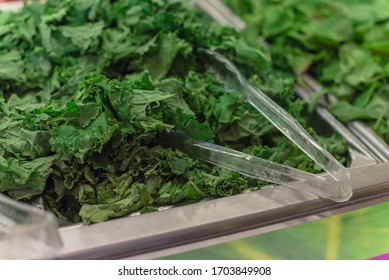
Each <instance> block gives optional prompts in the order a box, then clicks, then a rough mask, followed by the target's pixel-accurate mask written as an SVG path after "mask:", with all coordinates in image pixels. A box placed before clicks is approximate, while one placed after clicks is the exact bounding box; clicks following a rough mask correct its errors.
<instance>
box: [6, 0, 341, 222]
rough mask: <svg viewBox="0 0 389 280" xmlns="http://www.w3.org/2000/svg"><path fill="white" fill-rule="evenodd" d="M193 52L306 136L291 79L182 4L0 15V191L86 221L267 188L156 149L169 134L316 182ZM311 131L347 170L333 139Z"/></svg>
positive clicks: (97, 3) (61, 4)
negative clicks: (245, 83) (220, 64)
mask: <svg viewBox="0 0 389 280" xmlns="http://www.w3.org/2000/svg"><path fill="white" fill-rule="evenodd" d="M199 48H208V49H212V50H216V51H218V52H220V53H222V54H223V55H225V56H227V57H228V58H229V59H231V60H232V61H233V62H234V63H235V64H236V65H238V67H239V68H240V69H241V71H242V72H243V73H244V74H245V75H246V77H247V78H249V79H250V81H251V82H252V83H253V84H254V85H256V86H258V87H260V88H261V89H262V90H263V91H265V92H266V93H267V94H268V95H269V96H271V98H273V99H274V100H275V101H276V102H278V103H279V104H280V105H281V106H283V107H284V108H285V109H286V110H288V111H289V112H290V113H291V114H292V115H293V116H295V117H296V118H297V119H298V120H299V121H300V122H301V123H302V124H303V125H304V126H306V127H307V121H308V118H307V117H304V116H303V114H302V111H303V108H304V106H303V105H304V104H303V102H302V101H300V100H297V99H296V97H295V94H294V92H293V89H292V85H293V79H291V78H290V77H289V76H287V75H285V74H283V73H281V72H278V71H275V70H274V69H272V66H271V63H270V59H269V56H268V54H267V53H266V52H264V51H263V50H262V49H258V48H254V47H252V46H250V45H249V44H247V43H246V42H245V41H244V40H243V39H242V38H241V37H240V36H239V35H238V34H237V33H236V32H235V31H233V30H231V29H226V28H222V27H219V26H216V25H214V24H213V23H211V22H210V20H209V19H208V18H206V17H205V16H204V15H201V14H200V13H199V12H198V11H196V10H195V8H193V7H192V6H191V5H190V4H189V3H188V1H181V0H119V1H109V0H66V1H62V0H49V1H47V3H45V4H41V3H38V2H33V3H32V4H29V5H26V6H25V7H24V8H23V9H22V10H21V11H19V12H17V13H15V14H14V13H6V12H3V13H0V191H1V192H3V193H5V194H7V195H9V196H10V197H13V198H15V199H17V200H23V201H30V200H32V199H34V198H36V197H39V196H40V197H43V199H44V200H45V202H46V204H47V205H48V207H49V208H50V210H51V211H53V212H54V213H55V214H56V215H57V216H58V217H59V218H60V219H61V220H64V221H71V222H78V221H81V220H82V221H84V222H85V223H93V222H101V221H105V220H108V219H112V218H116V217H121V216H124V215H127V214H130V213H132V212H134V211H138V210H139V211H141V213H144V212H150V211H155V210H156V209H157V207H159V206H161V205H169V204H177V203H184V202H190V201H197V200H200V199H202V198H205V197H220V196H230V195H234V194H237V193H239V192H241V191H242V190H244V189H251V188H259V187H260V186H261V185H262V184H263V182H259V181H255V180H252V179H248V178H245V177H242V176H241V175H240V174H238V173H237V172H235V171H229V170H226V169H223V168H220V167H216V166H210V165H208V164H205V163H202V162H200V161H198V160H196V159H194V158H191V157H188V156H187V155H186V154H184V153H182V152H180V151H178V150H175V149H171V148H169V147H166V146H165V147H164V146H161V135H164V133H168V132H170V131H172V130H180V131H184V132H186V133H187V134H188V135H190V136H191V137H193V138H195V139H198V140H204V141H210V142H214V143H217V144H220V145H224V146H228V147H231V148H234V149H237V150H241V151H244V152H247V153H251V154H254V155H256V156H260V157H263V158H266V159H270V160H273V161H276V162H279V163H283V164H288V165H290V166H293V167H297V168H300V169H303V170H306V171H309V172H319V171H320V169H319V168H318V167H317V166H315V164H314V163H313V162H312V161H311V160H310V159H309V158H308V157H307V156H306V155H304V154H303V153H302V152H301V151H300V150H299V149H298V148H296V147H295V146H294V145H293V144H291V143H290V142H289V141H288V140H287V139H286V138H285V137H283V136H281V135H280V133H279V132H278V131H277V130H276V129H275V128H274V127H273V126H272V125H271V124H270V123H269V122H268V121H266V120H265V119H264V117H263V116H261V115H260V114H259V113H258V112H257V111H256V110H255V109H253V108H252V107H251V106H250V105H248V104H246V103H244V102H243V101H242V100H241V99H240V98H239V97H238V96H237V95H236V94H234V93H231V92H229V91H228V90H227V89H226V88H225V86H224V85H223V83H221V82H220V81H219V80H218V79H217V77H216V76H215V75H214V74H212V73H210V72H209V71H207V69H206V68H205V66H204V63H203V62H202V60H201V58H200V57H199V56H198V54H197V50H198V49H199ZM308 129H309V128H308ZM309 131H310V132H311V133H312V135H314V136H315V137H316V138H317V139H318V140H319V142H320V143H321V144H322V145H323V146H324V147H325V148H326V149H328V150H329V151H330V152H331V153H332V154H333V155H334V156H336V157H337V158H338V160H340V161H341V162H343V163H346V152H347V151H346V150H347V149H346V146H345V144H344V143H343V142H342V141H340V140H339V138H337V137H336V136H333V137H330V138H324V137H318V136H317V135H316V134H315V132H314V131H313V130H311V129H309Z"/></svg>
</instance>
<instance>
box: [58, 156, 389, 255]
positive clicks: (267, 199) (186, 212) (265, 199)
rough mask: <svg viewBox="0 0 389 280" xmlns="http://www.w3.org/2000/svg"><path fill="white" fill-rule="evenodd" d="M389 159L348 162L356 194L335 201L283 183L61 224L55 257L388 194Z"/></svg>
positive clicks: (241, 226)
mask: <svg viewBox="0 0 389 280" xmlns="http://www.w3.org/2000/svg"><path fill="white" fill-rule="evenodd" d="M388 168H389V163H381V164H376V165H373V166H367V167H360V168H352V169H350V171H351V174H352V177H351V178H352V181H353V185H354V196H353V197H352V198H351V200H350V201H348V202H344V203H334V202H332V201H330V200H324V199H319V198H317V197H315V196H313V195H311V194H308V193H304V192H300V191H296V190H293V189H291V188H286V187H282V186H279V187H274V188H266V189H264V190H261V191H257V192H252V193H244V194H241V195H236V196H233V197H228V198H222V199H215V200H211V201H205V202H201V203H197V204H193V205H187V206H182V207H175V208H172V209H169V210H166V211H161V212H154V213H148V214H144V215H139V216H134V217H128V218H122V219H117V220H112V221H108V222H105V223H101V224H94V225H90V226H79V227H75V228H74V227H73V228H71V229H67V228H62V229H61V230H60V233H61V237H62V239H63V242H64V248H63V250H62V251H61V253H60V254H59V255H58V256H57V257H58V258H78V259H79V258H86V259H90V258H118V257H123V256H136V255H139V254H143V253H146V252H151V251H156V250H161V249H165V248H170V247H174V246H178V245H183V244H188V243H192V242H196V241H200V240H205V239H209V238H213V237H218V236H223V235H226V234H232V233H234V232H240V231H246V230H250V229H254V228H261V227H264V226H269V225H272V224H277V223H281V222H286V221H290V220H293V219H297V218H302V217H308V216H311V215H314V214H317V213H320V212H323V211H329V210H331V209H340V208H342V207H350V206H353V205H356V204H358V203H360V202H361V201H363V202H365V201H367V200H369V199H378V198H380V197H385V196H389V172H387V170H388Z"/></svg>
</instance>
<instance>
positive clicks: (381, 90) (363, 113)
mask: <svg viewBox="0 0 389 280" xmlns="http://www.w3.org/2000/svg"><path fill="white" fill-rule="evenodd" d="M224 2H225V3H226V4H228V5H229V6H230V7H231V8H232V9H233V11H234V12H236V13H237V14H238V15H239V16H241V17H242V18H243V19H244V21H246V23H247V24H248V27H247V30H245V32H244V33H245V35H246V38H247V39H248V40H250V41H251V42H256V43H259V42H260V41H263V40H266V41H268V42H269V43H270V44H271V53H272V58H273V62H274V63H275V64H276V65H277V66H278V67H281V68H283V69H285V70H286V71H290V72H292V71H293V72H294V73H295V74H296V75H300V74H303V73H305V72H309V73H310V74H311V75H313V76H314V78H316V79H317V80H319V81H320V82H321V83H322V84H324V85H325V91H326V92H327V93H329V94H332V95H334V96H336V97H337V98H338V100H339V102H338V103H337V104H335V105H333V106H331V107H330V110H331V112H332V113H333V114H334V115H335V116H336V117H338V118H339V119H340V120H343V121H353V120H361V121H363V122H365V123H366V124H367V125H369V126H370V127H371V128H372V129H374V130H375V131H376V132H377V133H378V135H380V136H381V137H382V138H383V139H384V140H385V141H386V142H387V143H388V144H389V130H388V123H389V99H388V98H387V96H388V77H389V73H388V66H389V56H388V55H389V12H388V11H389V10H388V7H389V2H388V1H387V0H373V1H370V0H345V1H335V0H319V1H293V0H291V1H272V0H238V1H235V0H224ZM313 103H315V100H314V101H313Z"/></svg>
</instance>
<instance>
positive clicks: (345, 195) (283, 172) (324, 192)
mask: <svg viewBox="0 0 389 280" xmlns="http://www.w3.org/2000/svg"><path fill="white" fill-rule="evenodd" d="M199 54H200V55H201V57H202V58H203V59H204V61H205V63H206V64H208V66H209V67H210V68H211V70H212V71H214V72H215V73H216V74H217V75H218V76H219V78H220V79H221V80H222V81H223V82H224V83H225V84H226V86H227V87H228V88H229V89H230V90H231V91H232V92H234V93H236V94H239V95H240V97H241V98H243V99H244V100H245V101H246V102H248V103H249V104H251V105H252V106H254V107H255V108H256V109H257V110H258V111H259V112H260V113H261V114H262V115H263V116H265V117H266V118H267V119H268V120H269V121H270V122H271V123H272V124H273V125H274V126H275V127H277V128H278V130H280V131H281V132H282V133H283V134H284V135H285V136H287V137H288V138H289V139H290V140H291V141H292V142H293V143H294V144H296V145H297V146H298V147H299V148H300V149H301V150H302V151H304V153H306V154H307V155H308V156H309V157H310V158H311V159H312V160H313V161H315V162H316V163H317V164H318V165H319V166H320V167H321V168H323V169H324V170H325V171H327V172H328V173H329V175H330V176H318V175H315V174H311V173H308V172H305V171H301V170H298V169H295V168H292V167H289V166H285V165H282V164H278V163H274V162H272V161H269V160H265V159H261V158H258V157H255V156H252V155H248V154H245V153H242V152H238V151H235V150H232V149H228V148H225V147H222V146H219V145H215V144H211V143H207V142H204V141H197V140H194V139H190V138H188V137H185V136H183V135H181V134H180V133H176V135H175V137H174V143H175V144H174V145H175V146H176V147H178V148H179V149H181V150H183V151H185V152H186V153H188V154H190V155H193V156H196V157H198V158H200V159H202V160H204V161H206V162H209V163H212V164H216V165H219V166H222V167H225V168H228V169H232V170H236V171H238V172H239V173H241V174H243V175H245V176H248V177H252V178H256V179H261V180H265V181H268V182H272V183H276V184H281V185H285V186H289V187H292V188H295V189H299V190H304V191H308V192H310V193H313V194H315V195H317V196H318V197H322V198H328V199H331V200H333V201H336V202H342V201H347V200H348V199H350V197H351V196H352V187H351V180H350V173H349V171H348V170H347V168H345V167H343V166H342V165H341V164H340V163H339V162H338V161H337V160H336V159H335V158H334V157H333V156H332V155H331V154H330V153H328V152H327V151H326V150H325V149H323V148H322V147H321V146H320V145H319V144H317V143H316V142H315V140H314V139H313V138H312V137H311V136H310V135H309V134H308V133H307V132H306V131H305V130H304V128H303V127H302V126H301V125H300V124H299V123H298V122H297V121H296V120H295V119H294V118H293V117H292V116H290V115H289V114H288V113H287V112H286V111H285V110H284V109H282V108H281V107H280V106H278V105H277V104H276V103H275V102H274V101H273V100H271V99H270V98H269V97H268V96H266V95H265V94H264V93H263V92H262V91H260V90H259V89H257V88H255V87H253V86H252V85H250V84H249V83H248V81H247V80H246V79H245V78H244V77H243V75H242V74H241V73H240V72H239V70H238V69H237V68H236V67H235V66H234V65H233V64H232V63H231V62H230V61H229V60H228V59H226V58H225V57H223V56H222V55H221V54H219V53H217V52H214V51H211V50H200V51H199Z"/></svg>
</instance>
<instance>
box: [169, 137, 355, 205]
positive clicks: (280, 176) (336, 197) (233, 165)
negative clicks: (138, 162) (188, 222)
mask: <svg viewBox="0 0 389 280" xmlns="http://www.w3.org/2000/svg"><path fill="white" fill-rule="evenodd" d="M174 142H175V143H178V142H179V144H178V145H179V146H180V149H181V150H183V151H185V152H186V153H188V154H190V155H192V156H196V157H197V158H199V159H201V160H203V161H206V162H209V163H212V164H216V165H219V166H222V167H224V168H227V169H231V170H235V171H238V172H239V173H240V174H242V175H245V176H248V177H251V178H255V179H260V180H264V181H268V182H271V183H275V184H280V185H285V186H289V187H292V188H294V189H298V190H304V191H307V192H310V193H313V194H315V195H317V196H318V197H323V198H328V199H331V200H333V201H336V202H342V201H346V200H348V199H350V197H351V195H352V193H351V192H350V191H349V189H348V188H334V187H333V185H339V182H337V181H335V180H334V179H332V178H330V177H323V176H318V175H315V174H311V173H308V172H305V171H301V170H298V169H295V168H292V167H289V166H285V165H282V164H278V163H275V162H272V161H270V160H266V159H262V158H259V157H256V156H252V155H249V154H245V153H242V152H239V151H236V150H232V149H229V148H225V147H222V146H219V145H215V144H211V143H208V142H204V141H197V140H193V139H190V138H186V139H184V138H183V137H182V136H180V135H178V136H177V135H175V136H174ZM349 176H350V175H349ZM348 181H349V178H347V180H344V181H343V182H341V184H347V182H348Z"/></svg>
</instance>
